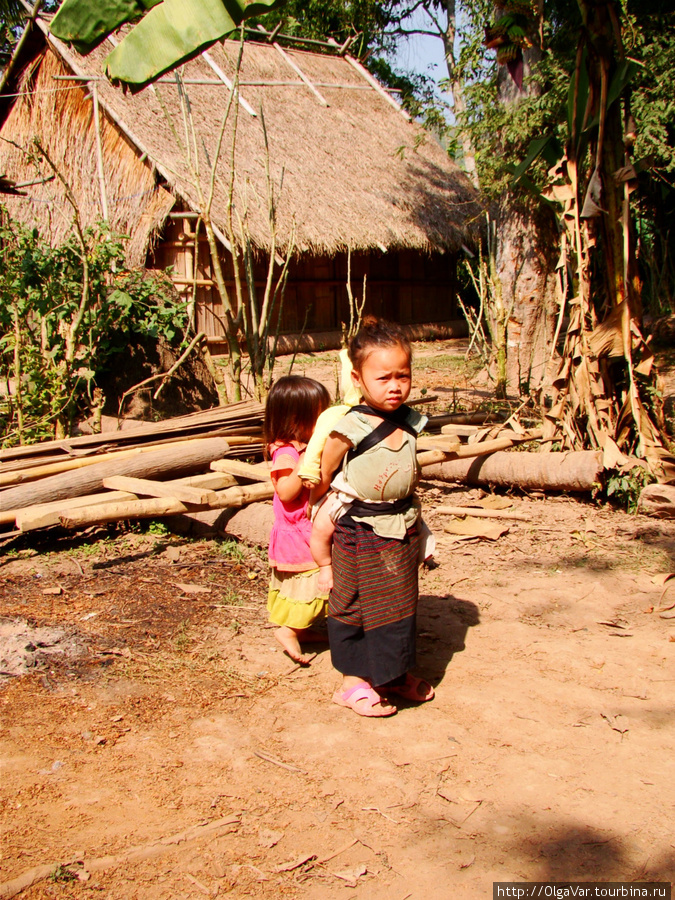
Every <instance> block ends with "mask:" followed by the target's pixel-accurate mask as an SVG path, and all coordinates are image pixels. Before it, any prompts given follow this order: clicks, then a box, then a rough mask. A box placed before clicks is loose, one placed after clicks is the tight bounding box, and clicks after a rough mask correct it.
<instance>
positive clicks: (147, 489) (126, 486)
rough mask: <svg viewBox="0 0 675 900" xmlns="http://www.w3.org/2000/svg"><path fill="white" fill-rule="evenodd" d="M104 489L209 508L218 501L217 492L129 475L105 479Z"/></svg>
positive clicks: (111, 476)
mask: <svg viewBox="0 0 675 900" xmlns="http://www.w3.org/2000/svg"><path fill="white" fill-rule="evenodd" d="M103 487H104V488H110V489H111V490H113V491H129V493H132V494H137V495H138V496H140V497H169V498H175V499H176V500H180V501H181V502H182V503H193V504H196V505H197V506H208V504H209V503H212V502H213V501H214V500H216V492H215V491H210V490H207V489H206V488H196V487H189V486H188V485H182V484H175V483H171V482H170V481H168V482H167V481H150V480H149V479H147V478H132V477H131V476H129V475H110V476H109V477H108V478H104V479H103Z"/></svg>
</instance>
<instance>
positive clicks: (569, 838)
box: [514, 825, 675, 882]
mask: <svg viewBox="0 0 675 900" xmlns="http://www.w3.org/2000/svg"><path fill="white" fill-rule="evenodd" d="M536 832H537V835H536V836H534V837H531V838H525V839H523V838H521V839H520V840H519V842H518V846H517V847H514V852H515V853H516V854H517V855H518V856H523V857H529V858H530V859H534V860H535V865H537V866H538V867H539V871H538V872H537V875H536V877H537V880H541V881H557V882H565V881H591V880H592V881H633V882H634V881H672V880H673V878H675V850H673V849H671V848H668V847H664V848H659V849H657V848H654V849H653V850H652V852H651V854H650V855H649V856H648V857H647V858H646V859H645V860H643V861H642V862H640V863H636V853H637V851H636V848H632V847H631V846H630V844H629V843H627V842H626V839H625V837H622V836H618V835H617V836H614V837H609V838H608V837H607V832H606V831H605V832H600V831H597V830H596V829H595V828H592V827H591V826H588V825H567V826H565V825H560V826H558V827H557V828H556V829H555V830H553V831H552V832H549V833H548V834H547V835H546V837H545V838H543V839H542V837H540V836H539V835H540V834H541V828H537V829H536Z"/></svg>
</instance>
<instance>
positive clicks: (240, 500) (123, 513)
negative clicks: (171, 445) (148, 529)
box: [61, 484, 274, 528]
mask: <svg viewBox="0 0 675 900" xmlns="http://www.w3.org/2000/svg"><path fill="white" fill-rule="evenodd" d="M273 496H274V488H273V487H272V485H271V484H252V485H247V486H246V487H233V488H227V490H224V491H219V492H218V496H217V499H216V501H215V503H211V504H209V505H208V506H204V507H202V508H203V509H229V508H236V507H239V506H246V504H247V503H255V502H257V501H260V500H270V499H271V498H272V497H273ZM194 511H195V507H194V506H191V507H188V506H186V505H185V504H184V503H181V502H180V500H170V499H161V498H158V499H152V500H136V501H131V502H129V503H110V504H108V505H101V506H93V507H92V506H90V507H83V508H81V509H75V510H73V511H72V512H70V513H67V514H66V515H64V516H61V524H62V525H63V526H64V527H65V528H86V527H88V526H89V525H98V524H103V523H105V522H117V521H119V520H120V519H143V518H159V517H161V516H170V515H179V514H180V513H185V512H194Z"/></svg>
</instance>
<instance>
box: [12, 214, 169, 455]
mask: <svg viewBox="0 0 675 900" xmlns="http://www.w3.org/2000/svg"><path fill="white" fill-rule="evenodd" d="M124 240H125V239H124V238H123V237H122V236H120V235H116V234H113V233H112V232H111V231H110V230H109V229H108V228H107V227H106V226H104V225H98V226H96V227H95V228H91V229H88V230H87V231H85V232H84V249H83V247H82V244H81V243H80V242H79V241H78V240H77V238H76V236H75V235H71V237H70V238H69V239H68V240H66V241H65V242H64V243H63V244H62V245H60V246H58V247H50V246H49V244H47V242H46V241H44V240H42V239H41V237H40V235H39V234H38V232H37V230H36V229H28V228H24V227H22V226H20V225H18V224H16V223H14V222H11V221H10V220H9V218H8V217H7V214H6V213H5V212H4V211H2V210H0V378H1V379H2V382H3V388H4V393H5V394H6V397H5V404H4V406H0V435H2V437H3V443H4V445H5V446H8V445H12V444H15V443H18V442H20V443H27V442H33V441H37V440H41V439H44V438H49V437H53V436H54V434H55V427H56V433H60V434H68V433H69V432H70V428H71V426H72V423H73V422H74V420H75V419H76V417H78V416H81V415H84V414H85V413H86V411H87V409H88V408H91V406H92V405H93V404H94V403H95V402H99V403H100V398H98V397H97V396H96V393H95V391H96V376H97V374H98V373H100V372H101V371H102V370H103V369H104V367H105V366H106V365H108V364H109V363H110V361H111V360H112V359H113V358H114V357H116V356H117V357H119V355H120V354H122V353H123V352H124V351H125V350H126V348H127V347H128V344H129V339H130V337H131V335H147V336H152V337H160V336H161V337H164V338H165V339H166V340H167V341H172V340H175V339H176V336H177V335H180V334H182V332H183V330H184V327H185V323H186V316H185V313H184V311H183V309H182V306H181V305H180V304H179V303H178V302H177V301H175V300H174V299H173V298H172V295H171V289H170V284H169V282H168V280H167V279H166V278H164V277H161V278H160V277H159V276H156V275H149V274H148V273H146V272H143V271H130V270H128V269H127V268H126V267H125V265H124V252H123V251H124ZM10 385H11V390H10Z"/></svg>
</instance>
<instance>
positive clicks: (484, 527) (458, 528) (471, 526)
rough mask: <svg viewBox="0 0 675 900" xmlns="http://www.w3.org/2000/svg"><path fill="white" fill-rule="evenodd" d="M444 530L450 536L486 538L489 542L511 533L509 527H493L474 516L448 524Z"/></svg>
mask: <svg viewBox="0 0 675 900" xmlns="http://www.w3.org/2000/svg"><path fill="white" fill-rule="evenodd" d="M443 530H444V531H447V532H448V534H459V535H464V536H465V537H466V536H470V537H477V538H485V540H488V541H496V540H497V539H498V538H500V537H501V536H502V535H503V534H508V531H509V529H508V527H506V526H504V525H493V524H491V523H488V522H486V521H485V520H483V519H476V518H474V517H473V516H467V517H466V518H465V519H463V520H459V519H457V520H456V521H452V522H447V523H445V524H444V525H443Z"/></svg>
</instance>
